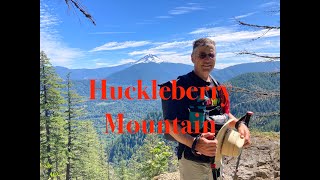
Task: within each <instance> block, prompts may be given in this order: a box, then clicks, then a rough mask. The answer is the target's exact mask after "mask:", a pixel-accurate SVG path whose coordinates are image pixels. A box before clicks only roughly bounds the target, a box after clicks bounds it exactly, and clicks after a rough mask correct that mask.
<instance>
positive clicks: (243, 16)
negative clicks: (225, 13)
mask: <svg viewBox="0 0 320 180" xmlns="http://www.w3.org/2000/svg"><path fill="white" fill-rule="evenodd" d="M255 13H256V12H252V13H247V14H243V15H239V16H236V17H234V18H235V19H241V18H245V17H249V16H251V15H253V14H255Z"/></svg>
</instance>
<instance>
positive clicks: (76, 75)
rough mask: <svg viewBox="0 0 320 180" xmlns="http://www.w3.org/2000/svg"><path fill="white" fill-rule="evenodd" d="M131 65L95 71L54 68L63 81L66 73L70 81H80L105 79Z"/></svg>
mask: <svg viewBox="0 0 320 180" xmlns="http://www.w3.org/2000/svg"><path fill="white" fill-rule="evenodd" d="M131 65H132V64H131V63H128V64H123V65H119V66H113V67H103V68H97V69H68V68H66V67H61V66H56V67H55V70H56V73H57V74H58V75H59V76H60V77H61V78H63V79H65V78H66V75H67V73H69V72H71V75H70V77H71V80H82V79H101V78H102V77H106V76H108V75H109V74H111V73H113V72H117V71H120V70H122V69H125V68H127V67H129V66H131Z"/></svg>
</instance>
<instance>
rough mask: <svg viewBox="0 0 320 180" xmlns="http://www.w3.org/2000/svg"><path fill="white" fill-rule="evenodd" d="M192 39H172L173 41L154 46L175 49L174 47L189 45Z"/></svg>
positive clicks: (157, 48)
mask: <svg viewBox="0 0 320 180" xmlns="http://www.w3.org/2000/svg"><path fill="white" fill-rule="evenodd" d="M192 42H193V41H180V42H179V41H174V42H168V43H163V44H160V45H159V46H157V47H154V48H153V49H155V50H160V49H175V48H185V47H191V46H192Z"/></svg>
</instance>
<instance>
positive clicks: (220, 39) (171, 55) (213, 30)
mask: <svg viewBox="0 0 320 180" xmlns="http://www.w3.org/2000/svg"><path fill="white" fill-rule="evenodd" d="M80 2H81V4H82V5H83V6H84V7H85V9H86V10H87V11H88V12H89V13H90V14H91V15H92V16H93V18H94V20H95V22H96V24H97V25H96V26H94V25H93V24H92V23H91V22H90V21H89V20H88V19H87V18H85V17H84V16H83V14H81V13H80V12H79V10H78V9H74V8H70V9H68V7H67V5H66V4H65V1H64V0H40V49H41V50H43V51H45V53H46V54H47V56H48V57H49V58H50V62H51V63H52V64H53V65H54V66H64V67H67V68H71V69H79V68H88V69H92V68H100V67H107V66H115V65H120V64H124V63H128V62H133V61H137V60H139V59H140V58H141V57H143V56H145V55H147V54H154V55H157V56H158V57H160V58H161V59H163V60H165V61H168V62H175V63H184V64H190V65H192V63H191V59H190V54H191V51H192V42H193V40H195V39H198V38H201V37H209V38H211V39H213V40H215V41H216V44H217V62H216V68H224V67H228V66H231V65H235V64H240V63H247V62H256V61H265V59H261V58H257V57H254V56H249V55H237V54H236V53H237V52H240V51H243V50H246V51H249V52H254V53H257V54H260V55H270V56H280V30H271V31H268V32H267V33H265V32H266V30H264V29H258V28H252V27H245V26H240V25H238V23H237V22H236V21H235V19H239V20H241V21H244V22H246V23H250V24H258V25H269V26H280V13H279V12H274V11H277V10H279V8H280V2H279V0H276V1H271V0H192V1H191V0H116V1H110V0H81V1H80ZM263 34H264V35H263ZM261 35H263V36H262V37H261V38H259V39H257V40H252V39H255V38H257V37H259V36H261Z"/></svg>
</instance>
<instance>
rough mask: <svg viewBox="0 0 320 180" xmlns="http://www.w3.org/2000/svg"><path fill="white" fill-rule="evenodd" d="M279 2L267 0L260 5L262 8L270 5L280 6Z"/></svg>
mask: <svg viewBox="0 0 320 180" xmlns="http://www.w3.org/2000/svg"><path fill="white" fill-rule="evenodd" d="M279 5H280V4H279V2H275V1H273V2H267V3H264V4H261V5H260V6H259V7H260V8H266V7H270V6H279Z"/></svg>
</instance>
